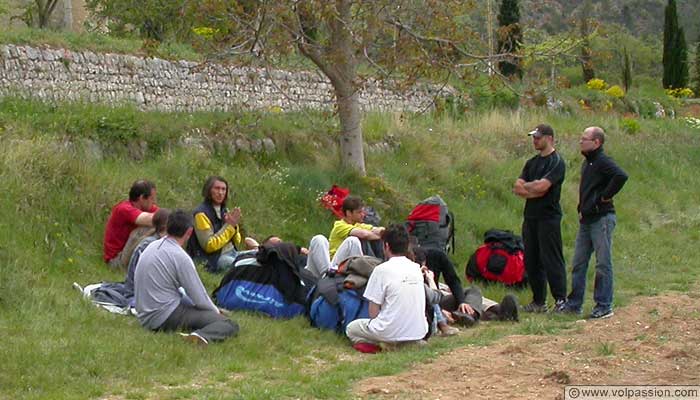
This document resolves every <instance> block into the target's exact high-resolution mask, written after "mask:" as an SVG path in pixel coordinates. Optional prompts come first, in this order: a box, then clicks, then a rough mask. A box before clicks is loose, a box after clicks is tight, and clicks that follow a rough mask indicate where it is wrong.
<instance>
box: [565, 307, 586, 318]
mask: <svg viewBox="0 0 700 400" xmlns="http://www.w3.org/2000/svg"><path fill="white" fill-rule="evenodd" d="M560 313H562V314H568V315H578V316H580V315H582V314H583V311H581V309H580V308H572V307H570V306H565V307H564V309H563V310H561V311H560Z"/></svg>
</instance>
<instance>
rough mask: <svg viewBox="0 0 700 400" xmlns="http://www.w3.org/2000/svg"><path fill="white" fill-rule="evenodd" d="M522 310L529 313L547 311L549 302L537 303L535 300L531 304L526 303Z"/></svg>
mask: <svg viewBox="0 0 700 400" xmlns="http://www.w3.org/2000/svg"><path fill="white" fill-rule="evenodd" d="M522 310H523V311H525V312H528V313H546V312H547V304H537V303H535V302H534V301H533V302H532V303H530V304H527V305H524V306H523V308H522Z"/></svg>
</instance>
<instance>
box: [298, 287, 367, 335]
mask: <svg viewBox="0 0 700 400" xmlns="http://www.w3.org/2000/svg"><path fill="white" fill-rule="evenodd" d="M342 279H343V278H342V277H336V278H333V277H325V278H321V279H320V280H319V281H318V283H317V284H316V286H314V288H313V289H311V291H310V292H309V294H308V296H307V302H306V304H307V311H306V312H307V316H308V318H309V321H310V322H311V326H314V327H316V328H319V329H326V330H332V331H335V332H336V333H337V334H339V335H345V329H346V328H347V326H348V324H349V323H350V322H352V321H354V320H356V319H358V318H369V302H368V301H367V300H366V299H365V298H364V297H362V292H359V291H357V290H353V289H345V288H343V286H342V285H343V280H342Z"/></svg>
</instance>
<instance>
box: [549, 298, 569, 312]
mask: <svg viewBox="0 0 700 400" xmlns="http://www.w3.org/2000/svg"><path fill="white" fill-rule="evenodd" d="M565 310H566V300H565V299H559V300H557V301H556V302H555V303H554V308H553V309H552V312H553V313H563V312H564V311H565Z"/></svg>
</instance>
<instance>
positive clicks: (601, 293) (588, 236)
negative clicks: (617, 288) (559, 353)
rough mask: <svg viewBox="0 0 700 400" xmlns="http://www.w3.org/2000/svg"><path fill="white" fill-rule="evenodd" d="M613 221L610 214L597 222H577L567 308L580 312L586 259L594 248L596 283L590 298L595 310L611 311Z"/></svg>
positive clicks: (584, 282)
mask: <svg viewBox="0 0 700 400" xmlns="http://www.w3.org/2000/svg"><path fill="white" fill-rule="evenodd" d="M616 223H617V218H616V217H615V214H613V213H610V214H607V215H604V216H602V217H601V218H600V219H599V220H598V221H596V222H593V223H589V224H585V223H581V224H580V225H579V228H578V233H577V234H576V249H575V250H574V260H573V262H572V264H573V270H572V272H571V294H569V298H568V300H567V304H566V306H567V308H568V309H569V310H572V311H576V312H580V311H581V307H582V306H583V296H584V295H585V293H586V273H587V271H588V262H589V261H590V259H591V254H592V253H593V252H594V251H595V259H596V265H595V286H594V288H593V300H594V301H595V303H596V304H595V308H594V310H601V311H607V310H612V302H613V269H612V236H613V231H614V230H615V225H616Z"/></svg>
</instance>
